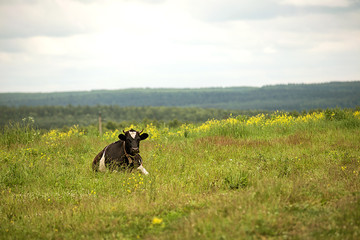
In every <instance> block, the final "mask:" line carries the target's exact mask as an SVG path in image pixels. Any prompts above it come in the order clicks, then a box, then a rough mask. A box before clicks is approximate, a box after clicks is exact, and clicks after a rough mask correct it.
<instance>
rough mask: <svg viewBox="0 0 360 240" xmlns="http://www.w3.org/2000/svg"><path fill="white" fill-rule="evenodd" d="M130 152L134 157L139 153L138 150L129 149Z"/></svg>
mask: <svg viewBox="0 0 360 240" xmlns="http://www.w3.org/2000/svg"><path fill="white" fill-rule="evenodd" d="M130 152H131V154H133V155H134V154H137V153H140V150H139V148H131V149H130Z"/></svg>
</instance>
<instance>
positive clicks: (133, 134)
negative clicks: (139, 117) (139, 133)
mask: <svg viewBox="0 0 360 240" xmlns="http://www.w3.org/2000/svg"><path fill="white" fill-rule="evenodd" d="M129 133H130V136H131V137H132V138H133V139H135V137H136V132H133V131H131V132H129Z"/></svg>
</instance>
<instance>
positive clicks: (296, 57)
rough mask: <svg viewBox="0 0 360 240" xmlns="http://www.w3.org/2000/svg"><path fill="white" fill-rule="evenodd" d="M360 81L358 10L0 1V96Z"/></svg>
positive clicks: (281, 0)
mask: <svg viewBox="0 0 360 240" xmlns="http://www.w3.org/2000/svg"><path fill="white" fill-rule="evenodd" d="M349 80H360V0H241V1H240V0H216V1H215V0H0V92H51V91H74V90H93V89H120V88H146V87H150V88H159V87H162V88H164V87H166V88H167V87H170V88H198V87H228V86H263V85H269V84H281V83H284V84H286V83H318V82H329V81H349Z"/></svg>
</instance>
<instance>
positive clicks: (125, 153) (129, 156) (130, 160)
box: [123, 141, 133, 164]
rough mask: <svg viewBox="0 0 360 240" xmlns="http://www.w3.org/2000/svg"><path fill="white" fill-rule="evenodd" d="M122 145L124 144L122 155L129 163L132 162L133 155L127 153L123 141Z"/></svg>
mask: <svg viewBox="0 0 360 240" xmlns="http://www.w3.org/2000/svg"><path fill="white" fill-rule="evenodd" d="M123 146H124V155H125V157H126V158H127V160H128V161H129V164H131V163H132V162H133V156H131V155H130V154H129V153H127V151H126V144H125V141H124V143H123Z"/></svg>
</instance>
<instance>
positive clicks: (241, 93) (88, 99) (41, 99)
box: [0, 81, 360, 129]
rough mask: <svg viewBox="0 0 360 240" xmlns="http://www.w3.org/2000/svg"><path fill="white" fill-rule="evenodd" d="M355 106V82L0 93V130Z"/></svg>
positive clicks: (175, 122) (359, 89) (358, 97)
mask: <svg viewBox="0 0 360 240" xmlns="http://www.w3.org/2000/svg"><path fill="white" fill-rule="evenodd" d="M359 106H360V82H359V81H357V82H332V83H325V84H291V85H276V86H265V87H260V88H253V87H251V88H250V87H234V88H204V89H126V90H111V91H110V90H109V91H105V90H103V91H89V92H59V93H2V94H0V128H1V127H4V126H5V125H7V124H9V123H14V122H21V121H22V119H24V118H28V117H32V118H34V119H35V125H36V126H38V127H40V128H46V129H50V128H61V127H64V126H72V125H80V126H88V125H95V124H97V121H98V116H99V113H101V115H102V119H103V122H104V126H105V127H107V128H108V129H112V128H115V127H118V128H119V127H121V126H125V125H126V124H128V123H148V122H152V123H154V124H165V125H167V126H169V127H177V126H179V125H180V124H182V123H186V122H192V123H196V122H204V121H206V120H208V119H224V118H227V117H229V116H230V114H233V115H234V116H237V115H247V116H252V115H256V114H258V113H260V112H270V111H275V110H284V111H288V112H293V114H299V113H300V112H302V111H309V110H314V109H326V108H336V107H339V108H356V107H359Z"/></svg>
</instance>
